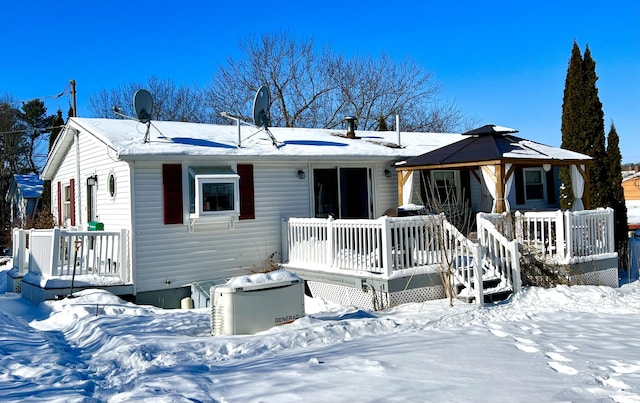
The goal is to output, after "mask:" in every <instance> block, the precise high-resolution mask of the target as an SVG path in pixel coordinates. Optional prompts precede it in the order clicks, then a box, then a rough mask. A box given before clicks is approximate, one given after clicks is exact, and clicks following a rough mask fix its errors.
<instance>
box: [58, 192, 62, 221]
mask: <svg viewBox="0 0 640 403" xmlns="http://www.w3.org/2000/svg"><path fill="white" fill-rule="evenodd" d="M58 225H62V183H60V182H58Z"/></svg>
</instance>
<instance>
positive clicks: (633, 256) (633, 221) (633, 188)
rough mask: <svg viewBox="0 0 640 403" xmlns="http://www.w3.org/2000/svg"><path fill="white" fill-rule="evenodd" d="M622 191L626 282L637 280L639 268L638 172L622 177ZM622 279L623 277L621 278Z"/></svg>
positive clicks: (639, 177) (639, 200) (639, 210)
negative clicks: (626, 240)
mask: <svg viewBox="0 0 640 403" xmlns="http://www.w3.org/2000/svg"><path fill="white" fill-rule="evenodd" d="M622 189H623V191H624V200H625V204H626V207H627V225H628V226H629V266H630V267H629V272H628V275H627V278H626V280H627V281H633V280H637V279H638V275H639V273H638V267H639V266H640V172H638V166H637V165H636V167H635V170H634V171H631V172H629V173H628V174H627V175H624V179H622ZM623 278H624V276H623Z"/></svg>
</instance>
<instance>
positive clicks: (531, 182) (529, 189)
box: [523, 168, 544, 200]
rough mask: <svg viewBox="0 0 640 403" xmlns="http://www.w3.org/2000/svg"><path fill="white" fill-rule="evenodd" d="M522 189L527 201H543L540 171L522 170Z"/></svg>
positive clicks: (534, 169)
mask: <svg viewBox="0 0 640 403" xmlns="http://www.w3.org/2000/svg"><path fill="white" fill-rule="evenodd" d="M523 173H524V189H525V196H526V198H527V200H544V182H543V177H544V175H543V173H542V170H541V169H536V168H531V169H523Z"/></svg>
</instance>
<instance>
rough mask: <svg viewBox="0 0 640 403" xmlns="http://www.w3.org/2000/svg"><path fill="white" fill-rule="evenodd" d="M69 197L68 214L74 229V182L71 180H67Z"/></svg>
mask: <svg viewBox="0 0 640 403" xmlns="http://www.w3.org/2000/svg"><path fill="white" fill-rule="evenodd" d="M69 197H70V199H71V200H70V203H69V205H70V208H69V210H70V212H69V214H70V215H71V226H72V227H74V226H75V225H76V180H75V179H73V178H71V179H69Z"/></svg>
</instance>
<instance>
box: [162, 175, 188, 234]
mask: <svg viewBox="0 0 640 403" xmlns="http://www.w3.org/2000/svg"><path fill="white" fill-rule="evenodd" d="M162 198H163V204H164V223H165V224H182V219H183V218H182V214H183V208H182V165H181V164H163V165H162Z"/></svg>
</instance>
